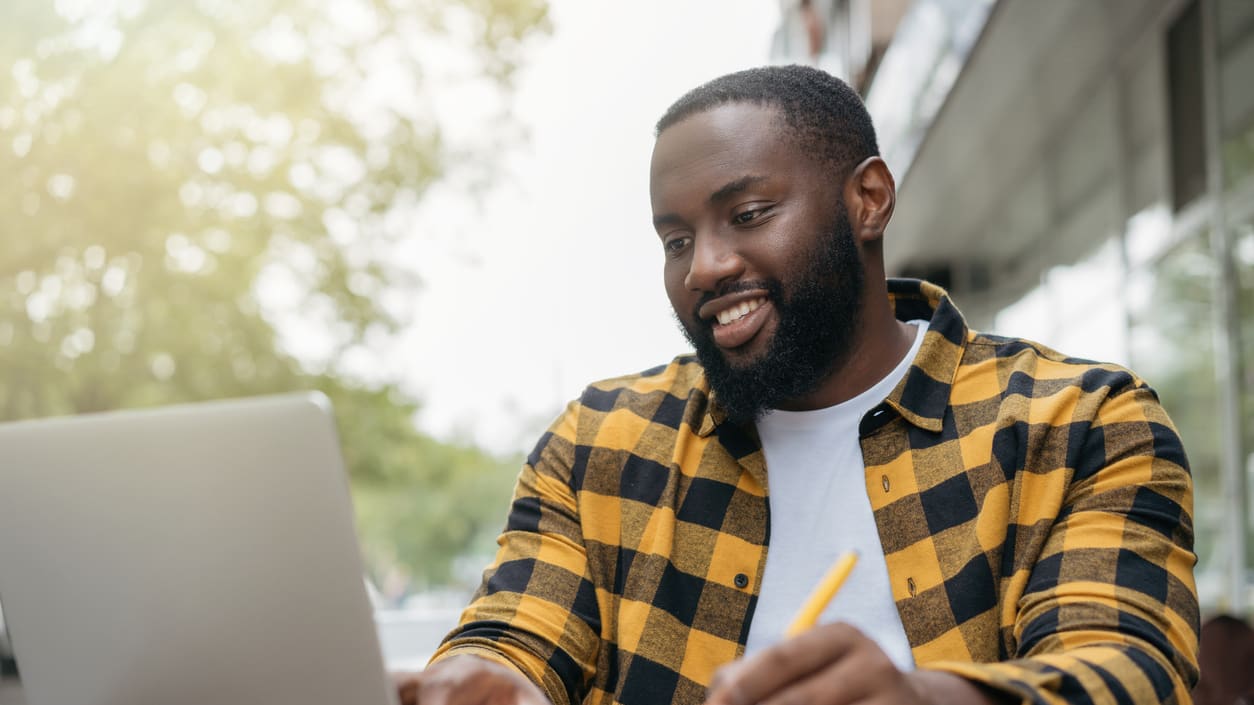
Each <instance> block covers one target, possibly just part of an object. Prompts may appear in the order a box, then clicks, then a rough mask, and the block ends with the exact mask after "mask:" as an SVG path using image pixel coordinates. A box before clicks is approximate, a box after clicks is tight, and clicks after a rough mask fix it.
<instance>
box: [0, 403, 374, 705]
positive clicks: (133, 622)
mask: <svg viewBox="0 0 1254 705" xmlns="http://www.w3.org/2000/svg"><path fill="white" fill-rule="evenodd" d="M362 576H363V571H362V562H361V557H360V554H359V552H358V543H357V538H356V534H355V531H354V523H353V512H352V504H351V501H350V497H349V489H348V483H347V476H346V474H345V471H344V466H343V462H342V460H341V456H340V451H339V446H338V442H337V439H336V433H335V425H334V422H333V419H332V414H331V407H330V403H329V401H328V400H327V399H326V397H324V396H322V395H321V394H317V393H309V394H298V395H284V396H276V397H261V398H256V399H247V400H239V401H222V402H211V403H206V404H194V405H187V406H178V407H169V408H162V409H155V410H147V411H123V412H115V413H106V414H96V415H87V416H78V417H69V418H58V419H47V420H39V421H26V422H18V423H10V424H0V602H3V604H4V614H5V619H6V621H7V626H8V630H9V636H10V638H11V641H12V647H13V650H14V652H15V654H16V657H17V664H18V668H19V669H20V671H21V677H22V685H23V689H24V691H25V700H26V703H27V705H170V704H172V703H178V704H180V705H253V704H255V705H319V704H322V703H326V704H328V705H330V704H335V705H340V704H343V703H354V704H364V705H387V704H389V703H394V702H395V694H394V692H393V688H392V686H391V685H390V682H389V679H388V677H387V674H386V672H385V668H384V662H383V658H382V656H381V653H380V648H379V641H378V636H377V634H376V631H375V626H374V621H373V617H372V610H371V605H370V602H369V599H368V597H367V594H366V587H365V584H364V581H363V578H362Z"/></svg>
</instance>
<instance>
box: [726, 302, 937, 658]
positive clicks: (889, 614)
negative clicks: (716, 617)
mask: <svg viewBox="0 0 1254 705" xmlns="http://www.w3.org/2000/svg"><path fill="white" fill-rule="evenodd" d="M910 323H911V324H912V325H915V326H918V329H919V330H918V332H917V333H916V335H915V338H914V343H913V345H911V347H910V350H909V352H907V353H906V355H905V357H903V358H902V359H901V362H899V363H898V364H897V366H896V367H895V368H894V369H893V371H892V372H889V373H888V375H887V376H885V377H884V378H883V379H881V380H880V381H879V382H877V383H876V384H875V386H873V387H871V388H870V389H868V390H866V391H865V392H863V393H861V394H859V395H858V396H856V397H854V398H853V399H850V400H848V401H845V402H842V403H840V404H837V405H836V406H831V407H828V408H826V409H816V410H814V411H780V410H775V411H771V412H770V413H768V414H767V415H766V416H764V417H763V418H762V419H761V420H760V421H758V424H757V426H758V435H759V436H760V437H761V438H762V451H763V453H764V454H765V456H766V468H767V484H768V495H769V501H770V508H771V527H770V531H771V533H770V547H769V549H768V551H767V557H766V570H765V572H764V574H763V576H762V589H761V592H760V593H759V597H758V604H757V608H756V609H755V610H754V613H753V622H752V624H750V625H749V640H748V644H747V645H746V649H745V653H746V654H751V653H753V652H755V651H757V650H760V649H762V648H764V647H767V646H770V645H772V644H774V643H776V642H778V641H780V640H781V639H782V638H783V634H784V630H785V629H787V627H788V624H789V623H790V622H791V621H792V619H793V617H794V616H795V615H796V613H797V610H798V609H799V608H800V606H801V604H802V603H803V602H805V599H806V597H808V596H809V594H810V591H811V590H813V589H814V586H815V585H817V584H818V583H819V580H820V579H822V577H823V574H824V573H826V572H827V570H828V568H830V567H831V566H832V564H833V563H834V562H835V561H836V559H837V558H839V557H840V556H841V555H842V554H843V553H845V552H846V551H850V550H853V551H857V552H858V554H859V555H858V564H857V565H856V566H855V567H854V569H853V573H851V574H850V576H849V579H848V580H847V581H846V582H845V585H844V587H843V588H841V590H840V592H839V593H838V594H837V595H836V599H834V600H832V602H831V604H830V605H829V606H828V608H827V610H826V611H824V612H823V614H822V616H821V617H820V618H819V622H820V623H826V622H835V621H844V622H848V623H849V624H852V625H853V626H855V627H857V628H858V629H860V630H861V631H862V632H863V633H864V634H866V635H867V636H869V637H870V638H872V639H874V640H875V642H876V643H877V644H879V646H880V648H881V649H883V650H884V652H885V653H886V654H888V656H889V658H891V659H892V661H893V663H894V664H896V665H897V667H898V668H900V669H902V670H909V669H913V668H914V657H913V656H912V655H911V653H910V643H909V641H908V640H907V639H906V632H905V629H904V628H903V627H902V626H901V617H900V615H898V613H897V605H896V604H895V603H894V602H893V597H892V589H891V587H890V585H889V582H888V566H887V564H886V563H885V562H884V549H883V547H882V546H881V545H880V537H879V532H878V530H877V529H876V527H875V517H874V515H873V514H872V512H871V501H870V499H869V498H868V497H867V490H866V479H865V475H866V466H865V465H863V462H862V448H861V446H859V445H858V424H859V423H860V422H861V420H862V416H863V415H864V414H866V413H867V412H868V411H870V410H871V409H872V408H873V407H875V406H876V405H877V404H879V403H880V402H882V401H883V400H884V399H885V398H886V397H887V396H888V395H889V394H891V393H892V391H893V388H894V387H896V386H897V383H898V382H899V381H901V379H902V378H903V377H905V375H906V372H907V371H908V370H909V369H910V365H911V363H912V362H913V361H914V357H915V354H917V353H918V351H919V346H920V345H921V344H922V342H923V335H924V333H926V332H927V321H911V322H910Z"/></svg>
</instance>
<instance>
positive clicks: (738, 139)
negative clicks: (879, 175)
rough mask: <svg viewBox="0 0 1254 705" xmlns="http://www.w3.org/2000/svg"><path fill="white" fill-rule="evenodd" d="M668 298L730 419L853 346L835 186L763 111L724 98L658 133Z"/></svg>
mask: <svg viewBox="0 0 1254 705" xmlns="http://www.w3.org/2000/svg"><path fill="white" fill-rule="evenodd" d="M650 176H651V185H650V192H651V196H652V202H653V215H654V225H655V227H656V229H657V233H658V236H659V238H661V241H662V247H663V249H664V251H665V254H666V265H665V283H666V293H667V295H668V296H669V297H670V301H671V306H672V307H673V308H674V310H675V316H676V318H678V320H679V322H680V324H681V326H682V328H683V330H684V332H685V334H686V335H687V336H688V339H689V340H690V341H691V342H692V344H693V347H694V348H695V349H696V351H697V356H698V358H699V359H700V360H701V363H702V365H703V366H704V367H705V368H706V373H707V376H708V378H709V380H710V384H711V386H712V387H713V388H714V390H715V392H716V393H717V395H718V398H719V402H720V403H721V404H722V406H723V407H724V409H725V410H726V411H727V412H728V415H729V417H730V418H731V419H732V420H733V421H737V422H743V421H751V420H754V419H756V418H757V417H758V416H760V415H761V413H762V412H763V411H765V410H767V409H770V408H778V407H781V406H784V407H786V406H787V405H788V402H789V401H791V400H794V399H797V398H798V397H801V396H803V395H805V394H808V393H809V392H811V391H813V390H814V389H816V388H817V387H818V385H819V384H820V383H821V382H822V381H823V380H824V379H825V378H826V377H827V376H828V375H829V374H831V373H832V371H833V370H834V369H835V368H836V367H837V366H838V365H839V364H840V363H841V362H842V361H843V359H844V357H845V356H846V355H847V354H848V352H849V349H850V347H851V345H852V341H853V337H854V334H855V331H856V326H857V322H858V321H857V318H858V311H859V310H860V308H861V303H862V284H863V279H864V277H863V270H862V263H861V260H860V258H859V255H858V251H857V247H856V245H855V243H854V239H853V235H852V232H851V230H850V225H849V220H848V217H847V215H846V212H845V208H844V205H843V202H842V199H841V187H842V185H843V183H842V179H841V178H840V176H839V175H837V174H834V173H832V171H831V168H830V167H829V166H828V165H827V164H826V163H825V162H824V161H823V160H822V159H821V158H818V157H817V156H814V155H810V154H806V153H804V152H803V151H802V150H801V149H800V148H799V147H798V146H797V145H796V144H795V143H794V142H793V140H791V139H789V138H788V134H787V127H786V126H785V125H784V124H783V122H782V121H781V120H779V118H778V113H777V112H776V110H775V109H774V108H771V107H764V106H758V105H754V104H749V103H732V104H727V105H723V106H719V107H716V108H713V109H711V110H708V111H706V112H703V113H698V114H695V115H692V116H690V117H688V118H685V119H684V120H682V121H680V122H679V123H676V124H674V125H672V126H671V127H669V128H667V129H666V130H665V131H664V132H663V133H662V134H661V135H659V136H658V141H657V145H656V146H655V147H654V151H653V164H652V169H651V175H650Z"/></svg>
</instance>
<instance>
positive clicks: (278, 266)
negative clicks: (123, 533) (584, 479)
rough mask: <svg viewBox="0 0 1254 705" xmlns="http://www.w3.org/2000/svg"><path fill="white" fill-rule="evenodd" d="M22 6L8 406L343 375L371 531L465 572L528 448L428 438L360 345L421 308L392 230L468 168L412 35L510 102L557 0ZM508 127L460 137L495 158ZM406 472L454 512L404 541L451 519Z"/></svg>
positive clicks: (2, 240) (351, 446)
mask: <svg viewBox="0 0 1254 705" xmlns="http://www.w3.org/2000/svg"><path fill="white" fill-rule="evenodd" d="M449 18H461V19H460V20H459V22H460V24H461V25H463V26H475V27H479V28H481V31H479V32H477V33H473V34H471V35H465V34H464V33H463V34H457V33H455V32H452V31H451V30H450V29H449V27H448V22H449ZM5 19H6V21H5V22H4V23H0V66H4V67H10V68H9V70H7V71H6V72H4V73H0V173H3V174H5V175H6V178H5V179H0V369H2V370H3V375H2V376H0V420H8V419H18V418H28V417H38V416H48V415H54V414H69V413H82V412H89V411H99V410H106V409H116V408H124V407H135V406H149V405H157V404H168V403H175V402H184V401H195V400H203V399H211V398H222V397H235V396H246V395H253V394H261V393H269V392H278V391H285V390H293V389H305V388H319V389H323V390H324V391H326V392H327V393H328V394H329V395H330V396H331V397H332V399H333V400H334V401H335V403H336V405H337V406H336V408H337V412H338V417H339V419H340V423H341V427H342V435H343V443H344V446H345V449H346V454H347V456H348V460H349V465H350V468H351V471H352V474H353V478H354V485H355V488H357V489H358V490H359V492H358V495H359V497H368V498H369V499H368V500H364V501H363V502H362V503H361V504H362V506H361V512H362V524H363V527H367V528H368V530H367V531H366V534H367V536H368V537H369V538H370V539H371V540H373V541H375V542H382V543H383V544H388V543H389V542H390V543H391V544H392V547H391V548H386V547H385V548H380V549H378V550H376V551H372V553H375V554H377V555H378V556H391V557H393V558H397V559H399V560H403V561H405V562H406V563H407V564H408V565H410V566H412V567H414V568H415V569H418V568H419V567H421V568H423V569H426V568H428V567H430V568H431V570H432V571H433V572H432V574H433V575H439V576H443V578H441V579H444V578H447V577H448V576H449V575H450V572H449V569H448V565H449V563H450V562H451V560H452V558H453V557H454V556H455V555H457V554H458V553H460V552H462V551H464V550H466V549H467V548H468V547H469V546H470V544H471V543H472V541H473V535H474V534H476V533H477V532H479V531H480V528H481V524H482V522H483V521H485V520H486V519H485V518H484V517H483V516H482V515H481V514H480V513H476V512H477V509H467V511H464V512H459V511H457V508H458V507H469V506H471V505H475V502H473V501H472V500H471V496H467V495H465V494H464V493H466V492H472V493H477V492H479V491H480V490H481V489H482V488H480V487H478V486H477V485H476V483H477V482H478V479H476V478H491V480H490V484H492V486H493V487H495V486H496V485H497V484H505V485H508V481H507V480H505V479H503V478H507V477H510V476H512V475H513V470H512V468H511V469H507V467H508V466H510V465H513V463H503V462H502V461H500V460H497V459H495V458H492V457H490V456H488V455H485V454H483V453H481V452H479V451H476V450H474V449H472V448H463V447H452V446H444V445H442V444H439V443H436V442H435V441H433V440H431V439H429V438H426V437H425V436H423V435H422V434H420V433H419V432H418V431H417V430H415V427H414V424H413V413H414V411H415V409H416V403H415V402H414V401H413V400H412V399H410V398H409V397H408V396H407V395H405V394H404V393H402V392H401V391H400V389H399V387H398V386H397V383H396V381H395V380H382V381H380V380H378V379H375V380H371V381H370V383H369V384H368V383H366V382H365V381H363V380H361V379H358V378H356V377H354V376H352V375H350V374H348V373H347V371H346V370H344V369H343V366H342V365H341V364H340V361H341V360H342V353H343V352H344V351H346V350H348V349H350V348H357V349H361V348H369V346H372V345H378V344H379V343H380V341H383V342H384V343H386V341H387V340H388V337H389V335H390V334H391V332H393V331H395V330H397V329H398V327H400V326H403V325H406V324H407V323H408V319H407V317H406V316H407V311H406V309H405V307H403V306H401V307H398V306H395V305H389V304H388V303H387V302H388V301H404V300H405V299H407V298H412V297H413V296H416V295H417V294H418V282H417V280H416V277H415V276H414V275H413V273H412V270H411V268H409V267H406V266H403V265H402V264H400V263H398V262H396V261H395V258H394V257H393V256H392V253H393V251H394V248H395V244H396V243H397V242H398V241H400V240H402V239H405V238H408V237H413V233H412V232H411V231H410V226H409V224H408V222H407V217H406V216H407V215H408V214H410V213H412V211H413V209H414V208H416V207H417V205H418V204H420V203H421V202H422V199H423V197H424V194H426V192H427V190H428V188H429V187H430V186H431V185H432V184H434V183H436V182H437V181H438V180H440V179H441V178H446V177H447V176H448V175H449V173H450V170H456V169H460V168H462V165H461V163H460V161H459V162H454V161H452V159H451V154H453V153H454V151H453V148H452V147H451V146H450V145H449V144H447V141H446V139H445V137H444V135H443V129H442V127H441V124H440V121H439V120H438V119H437V118H436V116H435V115H434V114H433V113H432V111H430V110H429V109H427V108H429V106H431V105H432V104H434V103H435V102H437V101H438V100H439V96H438V95H437V94H436V92H437V91H438V90H439V85H438V84H437V83H435V82H434V79H433V76H434V75H436V74H437V73H439V70H440V67H439V66H433V65H431V64H430V62H429V59H428V58H424V57H423V54H422V52H421V51H418V50H417V49H416V47H421V46H424V45H425V44H427V43H442V44H443V45H455V46H456V47H459V48H460V51H461V52H462V53H461V54H459V56H464V57H470V58H468V59H466V60H465V61H463V62H462V63H461V64H459V65H461V66H463V70H464V71H467V72H469V73H470V74H472V76H477V77H478V79H479V80H482V81H486V82H487V83H489V84H490V85H492V86H495V90H496V91H497V93H498V94H499V95H500V96H506V97H507V96H508V90H509V85H510V78H511V77H512V75H513V72H514V68H515V67H516V66H517V65H518V62H519V60H520V57H521V53H520V47H521V46H523V45H524V44H525V42H526V41H528V40H529V39H530V38H532V37H534V36H537V35H539V34H542V33H543V31H544V30H545V28H546V16H545V6H544V4H543V3H542V2H539V1H538V0H475V1H474V2H468V3H452V2H427V3H424V4H422V6H421V7H415V4H414V3H411V2H401V1H399V0H327V1H324V0H260V1H259V0H251V1H249V2H244V1H243V0H194V1H183V0H151V1H150V2H142V1H140V0H115V1H113V2H82V1H74V0H63V1H59V2H56V3H52V2H48V1H47V0H9V2H7V3H6V6H5ZM424 62H425V63H424ZM502 100H505V99H502ZM505 102H507V100H506V101H505ZM507 122H508V121H502V127H501V130H502V132H501V133H500V134H501V135H512V134H513V133H511V132H510V131H509V128H508V125H507ZM500 139H502V138H501V137H500V135H494V134H485V135H484V137H483V140H482V143H481V144H478V145H470V146H466V145H459V146H458V147H457V148H456V151H455V153H456V155H457V158H458V160H461V159H466V160H467V162H468V164H469V165H471V166H473V167H474V168H477V169H480V170H487V171H489V172H490V171H491V163H492V159H493V158H494V157H495V150H496V149H497V147H498V146H499V140H500ZM291 320H302V321H305V325H303V326H302V327H301V330H311V329H312V330H315V331H317V335H316V336H313V337H316V338H318V340H309V339H308V338H310V337H311V336H309V335H304V336H302V337H300V338H298V339H292V337H291V336H290V335H289V334H287V333H285V331H286V330H287V329H288V328H289V326H287V325H286V323H285V322H286V321H291ZM307 349H316V350H317V351H318V352H316V353H314V354H312V356H311V354H309V353H308V352H302V351H303V350H307ZM415 364H421V361H415ZM461 475H465V478H463V479H456V480H454V479H451V478H453V476H458V477H459V478H460V476H461ZM396 487H400V488H403V490H404V492H405V493H412V492H418V491H419V490H422V491H423V492H424V493H425V494H426V496H427V497H428V499H426V500H424V501H427V502H433V503H435V504H434V505H433V506H441V507H448V508H449V509H448V511H447V512H445V513H444V514H440V513H439V512H437V511H434V510H432V509H431V508H430V507H427V508H426V509H424V510H423V511H424V519H423V521H429V519H430V518H431V517H437V516H442V517H444V518H443V519H441V520H440V521H444V522H446V524H447V526H448V527H449V530H448V531H445V532H443V534H444V535H443V536H442V537H440V538H438V539H432V540H427V539H426V538H424V537H423V536H418V535H409V534H408V532H410V531H419V530H421V531H422V532H424V533H429V534H430V535H431V536H438V535H439V534H440V533H441V532H440V531H434V530H432V531H430V532H427V529H428V528H429V527H428V526H427V525H426V524H421V523H418V524H415V523H414V522H413V520H412V519H411V518H409V517H406V516H403V515H401V514H399V513H400V512H407V511H411V510H413V509H414V506H411V505H410V504H408V503H406V502H405V501H402V500H400V499H397V498H395V497H394V496H393V494H392V492H393V488H396ZM507 490H508V488H507V487H506V488H505V489H504V490H501V492H502V493H504V494H507ZM397 496H401V495H397ZM472 496H477V495H472ZM504 501H505V499H504V498H503V497H502V498H501V504H500V505H498V506H497V507H495V508H494V512H495V513H496V514H501V513H502V512H503V511H504V505H503V502H504ZM463 520H464V521H467V522H469V524H468V525H467V526H465V527H461V528H456V525H457V523H458V522H461V521H463ZM498 523H499V522H498ZM402 533H403V534H405V535H401V534H402Z"/></svg>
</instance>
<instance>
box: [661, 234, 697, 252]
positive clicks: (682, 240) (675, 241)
mask: <svg viewBox="0 0 1254 705" xmlns="http://www.w3.org/2000/svg"><path fill="white" fill-rule="evenodd" d="M690 240H692V238H690V237H687V236H681V237H673V238H671V239H669V240H667V241H666V242H664V243H662V247H663V249H665V250H666V254H668V255H677V254H679V253H681V252H683V251H684V250H685V249H687V248H688V242H689V241H690Z"/></svg>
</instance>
